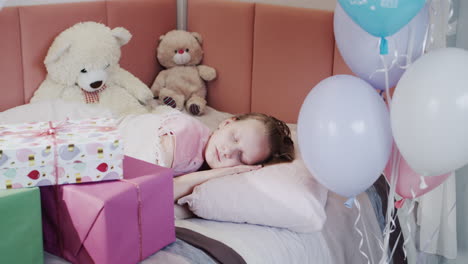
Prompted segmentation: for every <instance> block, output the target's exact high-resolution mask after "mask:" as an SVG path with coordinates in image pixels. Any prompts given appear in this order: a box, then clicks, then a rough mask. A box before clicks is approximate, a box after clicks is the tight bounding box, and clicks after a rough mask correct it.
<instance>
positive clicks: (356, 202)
mask: <svg viewBox="0 0 468 264" xmlns="http://www.w3.org/2000/svg"><path fill="white" fill-rule="evenodd" d="M354 205H355V206H356V208H357V210H358V215H357V217H356V221H355V222H354V229H355V230H356V232H357V233H358V234H359V236H361V240H360V241H359V252H360V253H361V255H363V256H364V257H365V258H366V259H367V264H370V260H369V257H368V256H367V254H366V253H365V252H364V251H362V245H363V244H364V236H363V234H362V232H361V230H360V229H359V227H358V225H357V224H358V222H359V219H361V205H360V204H359V201H358V199H354ZM363 226H364V224H363ZM364 232H365V228H364ZM366 240H367V243H369V239H368V237H367V232H366ZM367 246H368V248H369V252H371V250H370V246H369V244H368V245H367ZM371 258H372V256H371ZM372 263H374V260H373V259H372Z"/></svg>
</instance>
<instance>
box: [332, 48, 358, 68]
mask: <svg viewBox="0 0 468 264" xmlns="http://www.w3.org/2000/svg"><path fill="white" fill-rule="evenodd" d="M337 74H349V75H354V73H353V72H352V71H351V69H350V68H349V67H348V65H346V63H345V61H344V60H343V57H342V56H341V54H340V51H339V50H338V47H336V46H335V57H334V58H333V75H337Z"/></svg>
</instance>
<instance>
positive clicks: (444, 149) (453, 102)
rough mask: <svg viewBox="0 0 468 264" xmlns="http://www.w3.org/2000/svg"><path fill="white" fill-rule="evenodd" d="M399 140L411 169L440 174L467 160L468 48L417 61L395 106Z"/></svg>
mask: <svg viewBox="0 0 468 264" xmlns="http://www.w3.org/2000/svg"><path fill="white" fill-rule="evenodd" d="M391 106H392V107H391V124H392V131H393V136H394V138H395V142H396V144H397V146H398V148H399V150H400V152H401V154H402V155H403V157H404V158H405V160H406V161H407V162H408V164H409V165H410V167H411V168H412V169H413V170H414V171H416V172H418V173H419V174H421V175H423V176H432V175H441V174H444V173H447V172H450V171H454V170H456V169H458V168H460V167H462V166H464V165H465V164H467V163H468V52H467V51H465V50H462V49H457V48H445V49H438V50H434V51H431V52H429V53H428V54H426V55H424V56H422V57H421V58H420V59H419V60H417V61H416V62H414V63H413V64H412V65H411V66H410V67H409V68H408V69H407V70H406V72H405V73H404V74H403V76H402V78H401V79H400V81H399V82H398V85H397V87H396V89H395V93H394V95H393V101H392V105H391Z"/></svg>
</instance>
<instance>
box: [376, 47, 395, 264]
mask: <svg viewBox="0 0 468 264" xmlns="http://www.w3.org/2000/svg"><path fill="white" fill-rule="evenodd" d="M380 59H381V61H382V65H383V68H384V74H385V92H386V95H387V104H388V107H389V109H391V104H392V98H391V96H390V87H389V86H390V85H389V78H388V67H387V64H386V63H385V59H384V57H383V56H382V55H380ZM393 149H394V151H393V153H392V155H393V157H392V160H393V161H394V162H393V164H392V173H391V178H390V191H389V195H388V201H387V212H386V224H385V228H384V233H383V235H384V243H383V248H382V258H381V259H380V261H379V263H380V264H386V263H388V255H387V251H388V248H389V242H390V234H391V233H392V232H394V231H395V227H396V224H395V220H394V218H393V216H394V210H395V207H394V202H395V201H394V199H395V188H396V183H397V181H398V176H399V173H398V170H399V166H398V165H399V164H398V163H399V160H400V156H399V152H398V148H397V147H396V145H395V144H394V148H393Z"/></svg>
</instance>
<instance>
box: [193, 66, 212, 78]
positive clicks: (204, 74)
mask: <svg viewBox="0 0 468 264" xmlns="http://www.w3.org/2000/svg"><path fill="white" fill-rule="evenodd" d="M197 69H198V74H200V77H201V78H202V79H203V80H205V81H212V80H214V79H215V78H216V70H215V69H214V68H212V67H210V66H206V65H198V66H197Z"/></svg>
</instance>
